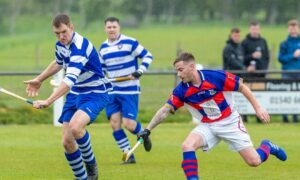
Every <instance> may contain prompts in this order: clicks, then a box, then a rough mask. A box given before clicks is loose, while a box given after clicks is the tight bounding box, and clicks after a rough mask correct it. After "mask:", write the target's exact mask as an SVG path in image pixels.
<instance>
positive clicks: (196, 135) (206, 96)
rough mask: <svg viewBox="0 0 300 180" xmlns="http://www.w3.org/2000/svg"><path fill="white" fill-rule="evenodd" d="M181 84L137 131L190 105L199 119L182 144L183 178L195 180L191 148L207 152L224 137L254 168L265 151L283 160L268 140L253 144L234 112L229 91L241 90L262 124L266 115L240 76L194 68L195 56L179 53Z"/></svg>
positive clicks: (145, 134) (143, 135)
mask: <svg viewBox="0 0 300 180" xmlns="http://www.w3.org/2000/svg"><path fill="white" fill-rule="evenodd" d="M174 66H175V69H176V71H177V75H178V77H179V78H180V79H181V80H182V82H181V83H179V84H178V86H177V87H176V88H175V89H174V91H173V94H172V95H171V97H170V99H169V100H168V101H167V103H166V104H165V105H164V106H163V107H162V108H161V109H160V110H158V111H157V113H156V114H155V115H154V117H153V118H152V120H151V122H150V123H149V125H148V126H147V128H146V129H145V130H144V131H143V132H142V133H140V134H139V137H140V138H148V136H149V135H150V131H151V130H152V129H154V128H155V127H156V126H157V125H158V124H160V123H161V122H162V121H163V120H164V119H165V118H166V117H167V116H168V115H170V114H172V113H175V111H176V110H177V109H178V108H180V107H182V106H183V105H184V103H187V104H188V105H189V106H190V107H191V108H193V109H194V110H193V115H194V117H196V118H198V119H199V120H201V123H200V124H199V125H197V126H196V127H195V128H194V130H192V131H191V133H190V134H189V135H188V137H187V138H186V139H185V141H184V142H183V144H182V151H183V161H182V164H181V165H182V169H183V171H184V173H185V176H186V179H188V180H197V179H199V176H198V161H197V158H196V154H195V151H196V150H197V149H200V148H201V149H203V151H208V150H210V149H212V148H213V147H215V146H216V145H217V144H218V143H219V142H220V141H221V140H224V141H225V142H226V143H227V144H228V145H229V146H230V148H231V149H232V150H234V151H237V152H239V154H240V155H241V157H242V158H243V159H244V161H245V162H246V163H247V164H248V165H249V166H252V167H257V166H259V165H260V164H261V163H263V162H264V161H266V160H267V158H268V156H269V154H272V155H274V156H276V157H277V158H278V159H279V160H281V161H285V160H286V159H287V155H286V153H285V151H284V150H283V149H282V148H280V147H278V146H277V145H275V144H273V143H272V142H271V141H269V140H263V141H262V142H261V144H260V146H259V147H258V148H257V149H255V148H254V147H253V144H252V141H251V139H250V136H249V134H248V132H247V130H246V128H245V126H244V125H243V121H241V117H240V115H239V113H238V112H237V110H236V108H235V106H234V102H233V99H232V98H233V97H232V93H231V91H239V92H241V93H242V94H243V95H244V96H245V97H246V98H247V99H248V101H249V102H250V103H251V104H252V106H253V108H254V110H255V112H256V115H257V116H258V117H259V118H260V119H261V120H262V121H263V122H265V123H268V122H269V121H270V117H269V114H268V113H267V112H266V111H265V110H264V109H263V108H262V107H261V106H260V104H259V103H258V102H257V101H256V99H255V97H254V96H253V94H252V92H251V91H250V90H249V88H248V87H246V86H245V85H244V84H243V83H242V79H240V78H239V77H238V76H235V75H234V74H231V73H228V72H226V71H216V70H200V71H197V70H196V64H195V58H194V56H193V55H192V54H190V53H182V54H181V55H179V56H178V57H177V58H176V60H175V61H174Z"/></svg>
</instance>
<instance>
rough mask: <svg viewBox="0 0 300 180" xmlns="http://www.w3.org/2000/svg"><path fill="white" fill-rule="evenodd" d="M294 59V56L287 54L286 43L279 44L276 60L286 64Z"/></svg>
mask: <svg viewBox="0 0 300 180" xmlns="http://www.w3.org/2000/svg"><path fill="white" fill-rule="evenodd" d="M293 59H294V54H293V53H289V51H288V46H287V42H282V43H281V44H280V49H279V54H278V60H279V62H281V63H286V62H289V61H291V60H293Z"/></svg>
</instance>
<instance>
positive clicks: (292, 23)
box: [288, 19, 299, 26]
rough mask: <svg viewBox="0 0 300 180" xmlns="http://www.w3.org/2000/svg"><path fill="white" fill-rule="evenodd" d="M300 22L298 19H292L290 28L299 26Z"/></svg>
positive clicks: (289, 24) (289, 23)
mask: <svg viewBox="0 0 300 180" xmlns="http://www.w3.org/2000/svg"><path fill="white" fill-rule="evenodd" d="M298 25H299V22H298V21H297V20H296V19H291V20H289V22H288V26H298Z"/></svg>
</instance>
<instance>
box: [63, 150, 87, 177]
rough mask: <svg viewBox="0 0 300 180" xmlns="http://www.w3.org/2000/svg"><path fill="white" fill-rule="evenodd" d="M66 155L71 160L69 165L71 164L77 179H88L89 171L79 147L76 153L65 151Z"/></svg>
mask: <svg viewBox="0 0 300 180" xmlns="http://www.w3.org/2000/svg"><path fill="white" fill-rule="evenodd" d="M65 156H66V158H67V160H68V162H69V165H70V166H71V169H72V171H73V174H74V176H75V177H76V179H87V172H86V170H85V167H84V165H83V162H82V159H81V153H80V151H79V149H77V150H76V151H75V152H74V153H71V154H67V153H65Z"/></svg>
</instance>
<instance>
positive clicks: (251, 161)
mask: <svg viewBox="0 0 300 180" xmlns="http://www.w3.org/2000/svg"><path fill="white" fill-rule="evenodd" d="M246 162H247V164H248V165H249V166H251V167H257V166H259V165H260V164H261V160H260V158H250V159H247V160H246Z"/></svg>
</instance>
